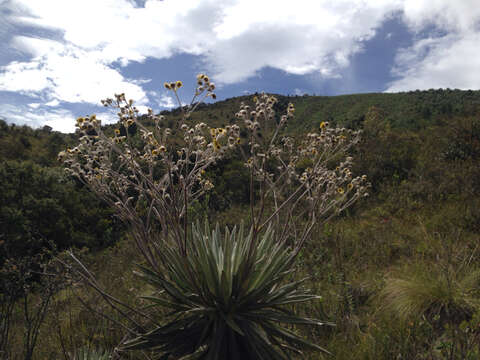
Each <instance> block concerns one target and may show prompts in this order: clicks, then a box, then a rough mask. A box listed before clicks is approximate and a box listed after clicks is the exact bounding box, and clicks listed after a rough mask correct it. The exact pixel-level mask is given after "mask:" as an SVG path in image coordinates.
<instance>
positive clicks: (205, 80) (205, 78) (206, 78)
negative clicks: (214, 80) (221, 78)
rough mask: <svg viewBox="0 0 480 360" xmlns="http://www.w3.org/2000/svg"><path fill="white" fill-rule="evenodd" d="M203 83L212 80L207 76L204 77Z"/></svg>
mask: <svg viewBox="0 0 480 360" xmlns="http://www.w3.org/2000/svg"><path fill="white" fill-rule="evenodd" d="M203 81H204V82H206V83H208V82H209V81H210V79H209V78H208V76H207V75H203Z"/></svg>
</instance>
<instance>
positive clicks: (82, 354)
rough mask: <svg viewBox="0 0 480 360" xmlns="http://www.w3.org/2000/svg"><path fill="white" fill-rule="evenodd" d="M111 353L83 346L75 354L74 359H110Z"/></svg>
mask: <svg viewBox="0 0 480 360" xmlns="http://www.w3.org/2000/svg"><path fill="white" fill-rule="evenodd" d="M109 359H111V355H110V354H109V353H108V351H103V350H98V349H93V348H90V347H88V346H84V347H81V348H80V349H78V350H77V351H75V354H74V355H73V359H72V360H109Z"/></svg>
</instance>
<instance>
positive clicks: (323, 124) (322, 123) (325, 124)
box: [320, 121, 327, 129]
mask: <svg viewBox="0 0 480 360" xmlns="http://www.w3.org/2000/svg"><path fill="white" fill-rule="evenodd" d="M326 126H327V123H326V122H325V121H322V122H321V123H320V129H325V127H326Z"/></svg>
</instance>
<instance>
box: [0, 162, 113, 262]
mask: <svg viewBox="0 0 480 360" xmlns="http://www.w3.org/2000/svg"><path fill="white" fill-rule="evenodd" d="M0 188H1V189H2V191H1V192H0V240H2V242H1V244H0V264H1V263H3V261H4V260H5V259H6V258H9V257H13V258H18V257H22V256H26V255H33V254H35V253H37V252H39V251H40V250H41V249H42V248H44V247H46V246H47V243H48V242H53V243H54V244H55V246H56V247H57V248H58V249H60V250H61V249H65V248H67V247H70V246H78V247H83V246H87V247H91V248H99V247H102V246H105V245H108V244H111V243H112V242H113V241H114V239H116V238H117V236H118V232H119V230H120V228H119V227H118V225H115V222H114V221H113V220H112V218H111V210H109V209H108V208H106V207H105V206H104V205H102V203H100V202H99V201H98V199H96V198H95V196H93V194H91V193H89V192H87V191H86V189H81V188H79V187H78V186H77V185H76V184H75V183H74V182H72V181H69V180H66V179H65V176H64V175H63V172H62V171H61V169H57V168H44V167H41V166H38V165H36V164H34V163H32V162H30V161H24V162H18V161H6V162H2V163H0Z"/></svg>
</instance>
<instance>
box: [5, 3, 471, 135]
mask: <svg viewBox="0 0 480 360" xmlns="http://www.w3.org/2000/svg"><path fill="white" fill-rule="evenodd" d="M478 44H480V6H478V0H455V1H452V0H335V1H332V0H328V1H327V0H309V1H307V0H296V1H295V2H292V1H283V0H223V1H219V0H162V1H160V0H82V1H78V0H35V1H32V0H0V118H4V119H6V120H7V121H8V122H14V123H17V124H27V125H30V126H33V127H38V126H43V125H49V126H51V127H53V128H54V129H55V130H59V131H64V132H69V131H72V130H73V124H74V119H75V118H76V117H78V116H82V115H86V114H91V113H97V115H98V116H99V117H100V118H103V120H104V121H105V122H113V121H115V115H114V114H113V113H112V112H109V111H108V110H107V109H105V108H103V107H100V106H99V104H100V100H101V99H103V98H106V97H109V96H112V95H113V94H114V93H119V92H125V93H126V94H127V97H129V98H132V99H134V100H135V101H136V104H137V105H138V106H139V108H140V109H141V111H146V109H147V107H151V108H153V109H154V110H156V111H157V110H163V109H168V108H172V107H174V106H178V104H177V103H176V102H175V101H174V99H173V98H172V97H171V94H170V93H168V92H167V91H166V90H165V89H164V88H163V86H162V84H163V82H164V81H175V80H182V81H183V82H184V84H185V87H184V89H182V99H183V100H184V101H188V100H189V95H190V94H192V93H193V91H194V86H195V75H196V74H197V73H200V72H202V73H207V74H208V75H210V77H211V78H212V79H213V81H214V82H215V83H216V85H217V99H219V100H221V99H225V98H229V97H234V96H238V95H243V94H248V93H253V92H255V91H266V92H271V93H279V94H304V93H307V94H317V95H338V94H349V93H363V92H383V91H388V92H397V91H408V90H415V89H430V88H459V89H478V88H480V56H479V50H478V48H479V47H478Z"/></svg>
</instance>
